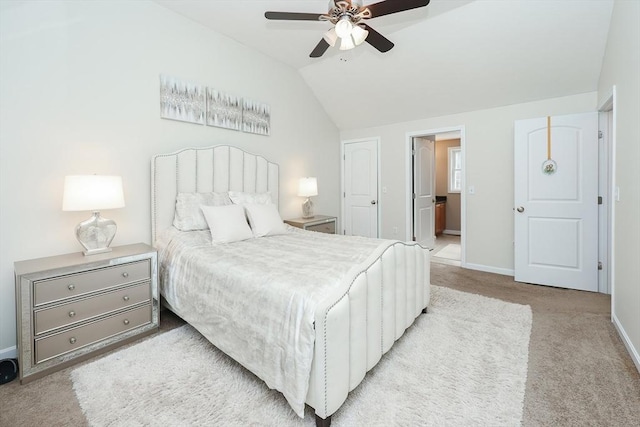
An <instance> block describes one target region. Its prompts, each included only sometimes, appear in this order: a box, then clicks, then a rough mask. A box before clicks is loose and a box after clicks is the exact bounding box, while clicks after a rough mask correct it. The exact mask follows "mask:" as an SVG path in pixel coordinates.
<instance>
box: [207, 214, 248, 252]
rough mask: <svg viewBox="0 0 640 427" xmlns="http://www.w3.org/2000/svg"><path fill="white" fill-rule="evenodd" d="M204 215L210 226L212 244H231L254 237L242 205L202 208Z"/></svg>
mask: <svg viewBox="0 0 640 427" xmlns="http://www.w3.org/2000/svg"><path fill="white" fill-rule="evenodd" d="M202 213H203V214H204V217H205V219H206V221H207V224H209V229H210V230H211V242H212V243H231V242H237V241H239V240H247V239H251V238H252V237H253V233H252V232H251V229H250V228H249V224H247V218H246V216H245V214H244V208H243V207H242V206H240V205H226V206H202Z"/></svg>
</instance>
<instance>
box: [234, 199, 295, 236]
mask: <svg viewBox="0 0 640 427" xmlns="http://www.w3.org/2000/svg"><path fill="white" fill-rule="evenodd" d="M244 209H245V211H246V212H247V218H249V224H250V225H251V231H253V235H254V237H263V236H273V235H276V234H285V233H286V232H287V228H286V227H285V225H284V222H282V218H280V214H279V213H278V209H276V205H274V204H273V203H271V204H268V205H255V204H254V205H245V207H244Z"/></svg>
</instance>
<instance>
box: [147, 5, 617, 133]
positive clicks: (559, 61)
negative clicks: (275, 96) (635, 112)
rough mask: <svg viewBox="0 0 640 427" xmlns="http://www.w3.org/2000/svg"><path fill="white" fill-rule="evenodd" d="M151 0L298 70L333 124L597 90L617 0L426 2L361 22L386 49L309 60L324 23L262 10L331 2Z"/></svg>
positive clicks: (355, 124)
mask: <svg viewBox="0 0 640 427" xmlns="http://www.w3.org/2000/svg"><path fill="white" fill-rule="evenodd" d="M388 1H394V0H388ZM156 2H157V3H159V4H161V5H162V6H164V7H166V8H168V9H170V10H173V11H174V12H176V13H178V14H181V15H183V16H185V17H187V18H189V19H191V20H193V21H195V22H198V23H200V24H203V25H205V26H207V27H210V28H211V29H213V30H214V31H216V32H218V33H221V34H224V35H226V36H227V37H229V38H232V39H234V40H236V41H238V42H240V43H242V44H243V45H246V46H248V47H250V48H253V49H255V50H257V51H260V52H262V53H264V54H265V55H268V56H270V57H272V58H275V59H277V60H279V61H282V62H284V63H286V64H289V65H290V66H291V67H293V68H295V69H297V70H298V71H299V72H300V74H301V75H302V77H303V78H304V79H305V81H306V82H307V84H308V85H309V87H310V88H311V89H312V91H313V92H314V93H315V95H316V97H317V98H318V100H319V101H320V103H322V105H323V106H324V108H325V110H326V111H327V113H328V114H329V116H330V117H331V118H332V120H333V121H334V122H335V123H336V125H337V126H338V127H339V128H340V129H351V128H364V127H370V126H376V125H382V124H389V123H397V122H402V121H408V120H416V119H422V118H427V117H436V116H442V115H447V114H455V113H460V112H466V111H474V110H480V109H485V108H491V107H497V106H503V105H510V104H516V103H521V102H528V101H535V100H540V99H546V98H552V97H559V96H567V95H574V94H579V93H584V92H590V91H595V90H597V86H598V78H599V74H600V68H601V66H602V60H603V56H604V51H605V47H606V42H607V34H608V31H609V22H610V18H611V11H612V8H613V0H475V1H471V0H431V2H430V4H429V5H428V6H426V7H423V8H420V9H414V10H410V11H406V12H401V13H397V14H393V15H387V16H381V17H378V18H374V19H371V20H369V21H368V22H367V23H368V24H369V25H370V26H371V27H373V28H374V29H375V30H377V31H378V32H380V33H382V34H383V35H384V36H386V37H387V38H388V39H390V40H391V41H392V42H393V43H395V47H394V48H393V49H392V50H390V51H389V52H387V53H380V52H378V51H377V50H375V49H374V48H373V47H372V46H370V45H369V44H367V43H364V44H362V45H361V46H358V47H356V48H355V49H352V50H349V51H340V50H338V49H337V47H336V48H329V50H328V51H327V52H326V53H325V54H324V55H323V56H322V57H321V58H316V59H313V58H309V53H310V52H311V50H312V49H313V48H314V47H315V46H316V44H317V43H318V41H319V40H320V39H321V38H322V35H323V34H324V33H325V32H326V31H327V30H328V29H329V28H331V24H330V23H327V22H312V21H269V20H267V19H265V18H264V12H265V11H268V10H270V11H290V12H306V13H326V11H327V9H328V1H324V0H321V1H316V0H284V1H275V0H273V1H272V0H216V1H202V0H179V1H178V0H156ZM376 2H377V1H376V0H374V1H367V0H364V1H363V3H364V4H365V5H367V4H371V3H376Z"/></svg>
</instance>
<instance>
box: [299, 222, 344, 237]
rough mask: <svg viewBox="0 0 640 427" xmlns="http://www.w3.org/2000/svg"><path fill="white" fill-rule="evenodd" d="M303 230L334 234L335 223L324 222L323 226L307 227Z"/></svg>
mask: <svg viewBox="0 0 640 427" xmlns="http://www.w3.org/2000/svg"><path fill="white" fill-rule="evenodd" d="M305 230H309V231H319V232H320V233H329V234H336V223H335V221H331V222H326V223H324V224H316V225H308V226H306V227H305Z"/></svg>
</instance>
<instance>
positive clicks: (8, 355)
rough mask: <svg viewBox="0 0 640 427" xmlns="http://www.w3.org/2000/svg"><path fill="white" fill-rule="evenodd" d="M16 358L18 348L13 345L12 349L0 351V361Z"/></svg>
mask: <svg viewBox="0 0 640 427" xmlns="http://www.w3.org/2000/svg"><path fill="white" fill-rule="evenodd" d="M17 358H18V348H17V347H16V346H15V345H14V346H13V347H8V348H3V349H1V350H0V360H2V359H17Z"/></svg>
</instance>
